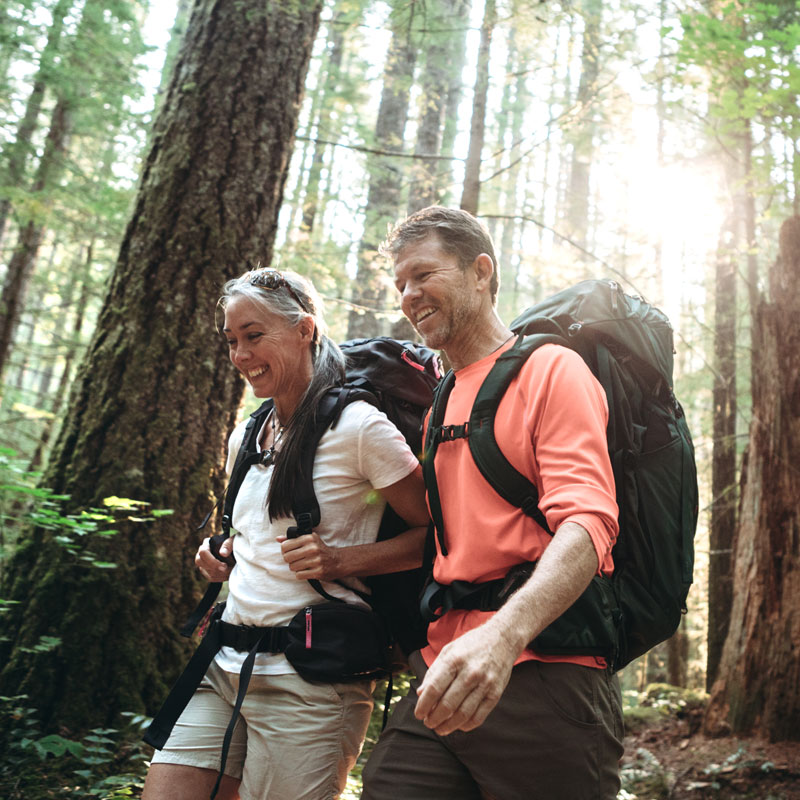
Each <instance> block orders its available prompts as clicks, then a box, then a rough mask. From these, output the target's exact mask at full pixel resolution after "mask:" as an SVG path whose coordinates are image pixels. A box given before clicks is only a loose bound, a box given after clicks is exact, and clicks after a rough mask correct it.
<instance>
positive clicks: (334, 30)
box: [300, 11, 344, 236]
mask: <svg viewBox="0 0 800 800" xmlns="http://www.w3.org/2000/svg"><path fill="white" fill-rule="evenodd" d="M343 18H344V12H342V11H340V12H339V13H338V14H337V15H335V16H334V18H333V20H331V25H330V34H329V36H328V64H327V69H326V71H325V80H324V81H323V82H322V85H321V87H320V88H319V89H317V91H318V92H319V93H320V103H319V106H320V108H319V114H318V115H317V122H316V132H317V141H316V142H314V155H313V157H312V159H311V166H310V167H309V169H308V175H307V177H306V185H305V192H304V195H303V218H302V220H301V222H300V230H301V232H303V233H305V234H307V235H309V236H310V235H311V233H312V232H313V230H314V222H315V220H316V218H317V209H318V208H319V202H320V178H321V177H322V168H323V166H324V164H325V153H326V151H327V149H328V145H327V144H325V143H324V140H329V139H330V138H331V136H330V123H331V118H332V111H333V109H332V106H333V103H334V97H335V94H336V90H337V87H338V86H339V80H340V71H341V68H342V56H343V55H344V27H343V26H342V25H341V24H337V23H340V22H341V21H342V20H343Z"/></svg>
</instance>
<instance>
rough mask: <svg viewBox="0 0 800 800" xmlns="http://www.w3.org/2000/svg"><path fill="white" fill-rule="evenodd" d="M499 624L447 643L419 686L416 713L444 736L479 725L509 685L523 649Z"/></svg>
mask: <svg viewBox="0 0 800 800" xmlns="http://www.w3.org/2000/svg"><path fill="white" fill-rule="evenodd" d="M493 622H494V621H493V620H489V621H488V622H486V623H484V624H483V625H481V626H480V627H478V628H475V629H473V630H471V631H468V632H467V633H465V634H464V635H463V636H460V637H459V638H458V639H456V640H454V641H452V642H450V644H448V645H446V646H445V647H444V648H443V649H442V651H441V653H439V656H438V657H437V658H436V661H434V662H433V664H432V665H431V668H430V669H429V670H428V672H427V673H426V674H425V679H424V680H423V681H422V684H421V685H420V687H419V689H418V690H417V695H418V698H417V707H416V710H415V712H414V713H415V714H416V716H417V719H420V720H422V722H424V723H425V725H426V726H427V727H428V728H430V729H431V730H433V731H435V732H436V733H438V734H439V735H440V736H446V735H447V734H448V733H452V732H453V731H471V730H474V729H475V728H477V727H478V726H479V725H481V724H482V723H483V721H484V720H485V719H486V717H488V716H489V712H490V711H491V710H492V709H493V708H494V707H495V706H496V705H497V702H498V700H499V699H500V696H501V695H502V694H503V692H504V691H505V688H506V686H507V685H508V681H509V678H510V677H511V669H512V667H513V666H514V661H515V660H516V657H517V655H518V653H517V651H516V649H515V647H514V646H513V645H511V646H510V645H509V643H508V640H507V638H506V637H504V636H503V635H502V632H501V631H500V630H499V628H498V626H496V625H495V624H493Z"/></svg>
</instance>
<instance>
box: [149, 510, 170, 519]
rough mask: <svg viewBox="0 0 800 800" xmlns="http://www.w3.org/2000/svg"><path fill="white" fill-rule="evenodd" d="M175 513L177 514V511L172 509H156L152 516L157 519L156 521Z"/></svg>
mask: <svg viewBox="0 0 800 800" xmlns="http://www.w3.org/2000/svg"><path fill="white" fill-rule="evenodd" d="M174 513H175V511H174V509H172V508H154V509H153V510H152V511H151V512H150V514H151V515H152V516H154V517H156V519H158V517H169V516H170V515H172V514H174Z"/></svg>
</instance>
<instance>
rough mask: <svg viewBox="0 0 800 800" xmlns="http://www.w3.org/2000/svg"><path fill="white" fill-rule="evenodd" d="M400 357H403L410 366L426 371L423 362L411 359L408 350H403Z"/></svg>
mask: <svg viewBox="0 0 800 800" xmlns="http://www.w3.org/2000/svg"><path fill="white" fill-rule="evenodd" d="M400 358H402V359H403V361H405V362H406V364H408V365H409V366H410V367H414V369H418V370H419V371H420V372H425V367H424V366H422V364H419V363H418V362H416V361H412V360H411V356H410V355H409V352H408V350H403V352H402V353H400Z"/></svg>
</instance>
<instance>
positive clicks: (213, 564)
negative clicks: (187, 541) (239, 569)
mask: <svg viewBox="0 0 800 800" xmlns="http://www.w3.org/2000/svg"><path fill="white" fill-rule="evenodd" d="M210 541H211V540H210V539H208V538H206V539H204V540H203V544H201V545H200V547H199V548H198V550H197V553H196V554H195V557H194V565H195V566H196V567H197V569H199V570H200V573H201V574H202V576H203V577H204V578H206V579H207V580H209V581H211V582H212V583H223V582H224V581H226V580H228V578H229V577H230V574H231V571H232V570H233V567H232V566H229V565H228V564H226V563H225V562H223V561H220V560H219V559H218V558H217V557H216V556H215V555H214V554H213V553H212V552H211V546H210ZM231 553H233V539H232V538H228V539H226V540H225V541H224V542H223V543H222V544H221V545H220V548H219V554H220V555H221V556H229V555H231Z"/></svg>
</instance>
